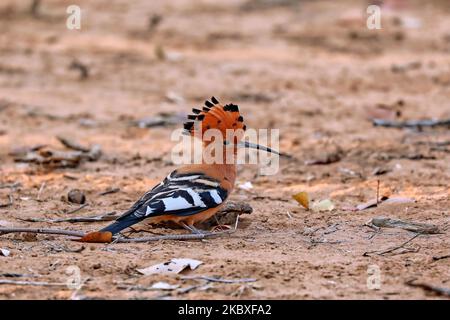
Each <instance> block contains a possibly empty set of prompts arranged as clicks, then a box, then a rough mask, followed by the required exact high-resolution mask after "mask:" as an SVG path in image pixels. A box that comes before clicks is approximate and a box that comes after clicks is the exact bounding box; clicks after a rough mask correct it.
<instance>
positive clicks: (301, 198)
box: [292, 192, 309, 210]
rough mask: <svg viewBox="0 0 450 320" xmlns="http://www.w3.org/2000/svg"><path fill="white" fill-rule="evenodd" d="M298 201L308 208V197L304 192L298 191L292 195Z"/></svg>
mask: <svg viewBox="0 0 450 320" xmlns="http://www.w3.org/2000/svg"><path fill="white" fill-rule="evenodd" d="M292 198H294V199H295V200H297V202H298V203H300V204H301V205H302V206H303V207H305V208H306V209H307V210H309V197H308V194H307V193H306V192H299V193H297V194H294V195H293V196H292Z"/></svg>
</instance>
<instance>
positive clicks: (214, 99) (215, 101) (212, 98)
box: [211, 97, 219, 104]
mask: <svg viewBox="0 0 450 320" xmlns="http://www.w3.org/2000/svg"><path fill="white" fill-rule="evenodd" d="M211 101H212V103H214V104H219V100H217V99H216V98H215V97H211Z"/></svg>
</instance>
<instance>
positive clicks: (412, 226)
mask: <svg viewBox="0 0 450 320" xmlns="http://www.w3.org/2000/svg"><path fill="white" fill-rule="evenodd" d="M369 223H371V224H372V225H374V226H376V227H379V228H400V229H403V230H407V231H411V232H416V233H421V234H437V233H441V231H440V230H439V227H438V226H435V225H432V224H427V223H418V222H410V221H403V220H398V219H391V218H387V217H375V218H372V219H371V220H370V222H369Z"/></svg>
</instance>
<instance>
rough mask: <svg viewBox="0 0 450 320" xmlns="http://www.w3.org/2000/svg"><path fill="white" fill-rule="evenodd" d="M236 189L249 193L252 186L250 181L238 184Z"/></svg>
mask: <svg viewBox="0 0 450 320" xmlns="http://www.w3.org/2000/svg"><path fill="white" fill-rule="evenodd" d="M238 187H239V189H242V190H245V191H250V190H251V189H253V184H252V183H251V182H250V181H247V182H245V183H242V184H240V185H239V186H238Z"/></svg>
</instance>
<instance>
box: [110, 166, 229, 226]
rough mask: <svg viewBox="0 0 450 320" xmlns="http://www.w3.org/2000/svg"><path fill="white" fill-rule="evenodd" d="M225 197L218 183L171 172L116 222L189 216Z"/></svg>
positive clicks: (197, 174)
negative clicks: (135, 218)
mask: <svg viewBox="0 0 450 320" xmlns="http://www.w3.org/2000/svg"><path fill="white" fill-rule="evenodd" d="M227 196H228V192H227V190H225V189H224V188H221V186H220V183H219V181H217V180H215V179H212V178H211V177H208V176H206V175H205V174H203V173H189V174H187V173H184V174H180V173H178V172H177V171H176V170H175V171H173V172H172V173H171V174H169V175H168V176H167V177H166V178H165V179H164V181H162V182H161V183H160V184H158V185H156V186H155V187H154V188H153V189H152V190H150V191H148V192H147V193H146V194H144V195H143V196H142V197H141V198H140V199H139V200H138V201H137V202H136V203H135V204H134V205H133V206H132V207H131V208H130V209H129V210H128V211H127V212H125V213H124V214H123V215H122V216H121V217H120V218H118V219H117V220H120V219H122V218H124V217H126V216H129V215H131V214H132V215H134V216H136V217H137V218H147V217H156V216H160V215H166V214H168V215H178V216H189V215H192V214H196V213H199V212H202V211H204V210H207V209H210V208H214V207H217V206H218V205H220V204H221V203H223V202H224V201H225V199H226V198H227Z"/></svg>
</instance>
